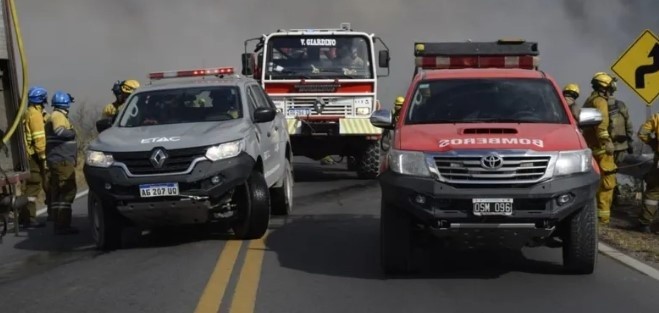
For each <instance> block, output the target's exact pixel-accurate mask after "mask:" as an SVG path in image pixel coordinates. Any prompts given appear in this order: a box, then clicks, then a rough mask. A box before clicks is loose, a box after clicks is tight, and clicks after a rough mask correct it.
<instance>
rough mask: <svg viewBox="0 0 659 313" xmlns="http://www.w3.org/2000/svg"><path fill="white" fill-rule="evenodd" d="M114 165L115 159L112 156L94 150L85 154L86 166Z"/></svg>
mask: <svg viewBox="0 0 659 313" xmlns="http://www.w3.org/2000/svg"><path fill="white" fill-rule="evenodd" d="M112 163H114V158H113V157H112V155H111V154H106V153H103V152H101V151H93V150H87V151H86V152H85V164H87V165H89V166H94V167H110V165H112Z"/></svg>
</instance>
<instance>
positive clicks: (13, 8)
mask: <svg viewBox="0 0 659 313" xmlns="http://www.w3.org/2000/svg"><path fill="white" fill-rule="evenodd" d="M7 4H8V9H9V12H10V13H11V21H12V25H13V28H14V31H15V32H16V43H17V44H18V54H19V56H20V59H21V69H22V71H23V88H22V91H21V98H20V99H21V104H20V106H19V108H18V112H16V117H15V118H14V121H13V122H12V124H11V127H10V128H9V129H7V132H6V133H5V135H4V137H3V138H2V143H3V144H5V145H6V144H7V142H8V141H9V139H10V138H11V136H12V135H14V132H16V128H17V127H18V124H19V123H20V121H21V120H22V117H23V112H24V111H25V107H26V106H27V90H28V79H27V78H28V77H27V76H28V72H27V61H26V60H25V51H24V50H23V35H22V34H21V26H20V24H19V22H18V14H17V13H16V5H15V3H14V0H7ZM9 48H10V49H11V48H13V47H9Z"/></svg>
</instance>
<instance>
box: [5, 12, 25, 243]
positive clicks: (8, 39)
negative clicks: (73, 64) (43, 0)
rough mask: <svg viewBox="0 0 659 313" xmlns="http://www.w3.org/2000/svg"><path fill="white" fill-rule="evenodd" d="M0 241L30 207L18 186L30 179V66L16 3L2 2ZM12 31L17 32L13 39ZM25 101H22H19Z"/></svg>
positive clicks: (15, 228)
mask: <svg viewBox="0 0 659 313" xmlns="http://www.w3.org/2000/svg"><path fill="white" fill-rule="evenodd" d="M0 4H1V6H2V9H1V10H0V13H1V14H2V15H1V18H2V23H0V76H2V83H1V84H2V85H0V86H1V88H0V111H2V112H4V114H1V115H0V137H2V143H0V152H1V153H0V241H2V237H3V236H4V235H5V234H6V233H7V231H8V227H9V225H8V220H9V215H10V212H13V213H14V223H13V226H14V232H15V234H16V235H18V230H19V229H18V218H17V217H18V212H19V211H20V210H22V209H24V208H25V206H26V205H27V198H26V197H25V196H24V195H18V190H17V186H18V184H20V183H21V182H22V181H25V180H26V179H27V178H29V177H30V169H29V165H28V156H27V152H26V150H25V145H24V141H23V140H24V139H23V136H24V134H23V131H22V130H23V129H22V127H23V125H22V123H21V120H22V115H23V112H25V108H26V104H27V103H26V102H27V101H26V99H27V82H28V78H27V75H28V73H27V65H26V61H25V53H24V51H23V44H22V39H21V33H20V26H19V25H18V20H17V14H16V10H15V6H14V1H13V0H8V1H0ZM12 31H13V32H15V34H16V36H15V37H14V36H13V34H12ZM14 43H16V44H17V46H18V52H19V55H20V60H21V63H20V65H21V66H22V74H23V86H22V96H21V97H20V98H19V91H20V90H19V88H18V87H19V84H18V74H17V69H16V65H17V64H16V62H15V60H16V59H15V55H14V51H15V50H14V49H15V48H16V45H14ZM21 99H22V101H20V100H21Z"/></svg>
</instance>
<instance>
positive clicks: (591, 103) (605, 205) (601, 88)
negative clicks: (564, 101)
mask: <svg viewBox="0 0 659 313" xmlns="http://www.w3.org/2000/svg"><path fill="white" fill-rule="evenodd" d="M614 83H615V78H613V77H611V76H610V75H608V74H607V73H603V72H599V73H596V74H595V75H594V76H593V78H592V80H591V84H592V87H593V92H592V93H591V94H590V96H589V97H588V99H586V101H585V102H584V105H583V107H584V108H595V109H597V110H598V111H600V113H601V114H602V122H601V123H599V125H597V126H596V127H590V128H585V129H584V130H583V136H584V139H586V143H587V144H588V147H589V148H590V149H591V150H592V151H593V157H594V158H595V160H596V161H597V164H598V165H599V168H600V172H601V175H602V177H601V181H600V186H599V189H598V190H597V209H598V217H599V221H600V223H602V224H606V225H608V224H609V221H610V217H611V203H612V201H613V189H614V188H615V186H616V171H617V166H616V164H615V162H614V158H613V152H614V145H613V141H612V138H611V135H610V134H609V109H608V99H609V96H610V95H611V94H612V92H613V90H614V89H615V86H614Z"/></svg>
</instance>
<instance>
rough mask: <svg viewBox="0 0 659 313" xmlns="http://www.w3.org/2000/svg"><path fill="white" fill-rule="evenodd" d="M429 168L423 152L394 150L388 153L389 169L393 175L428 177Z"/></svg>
mask: <svg viewBox="0 0 659 313" xmlns="http://www.w3.org/2000/svg"><path fill="white" fill-rule="evenodd" d="M430 166H431V164H429V163H427V161H426V156H425V155H424V154H423V152H418V151H401V150H395V149H391V150H390V151H389V167H390V168H391V170H392V171H394V172H395V173H398V174H403V175H412V176H424V177H425V176H427V177H429V176H431V175H430Z"/></svg>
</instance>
